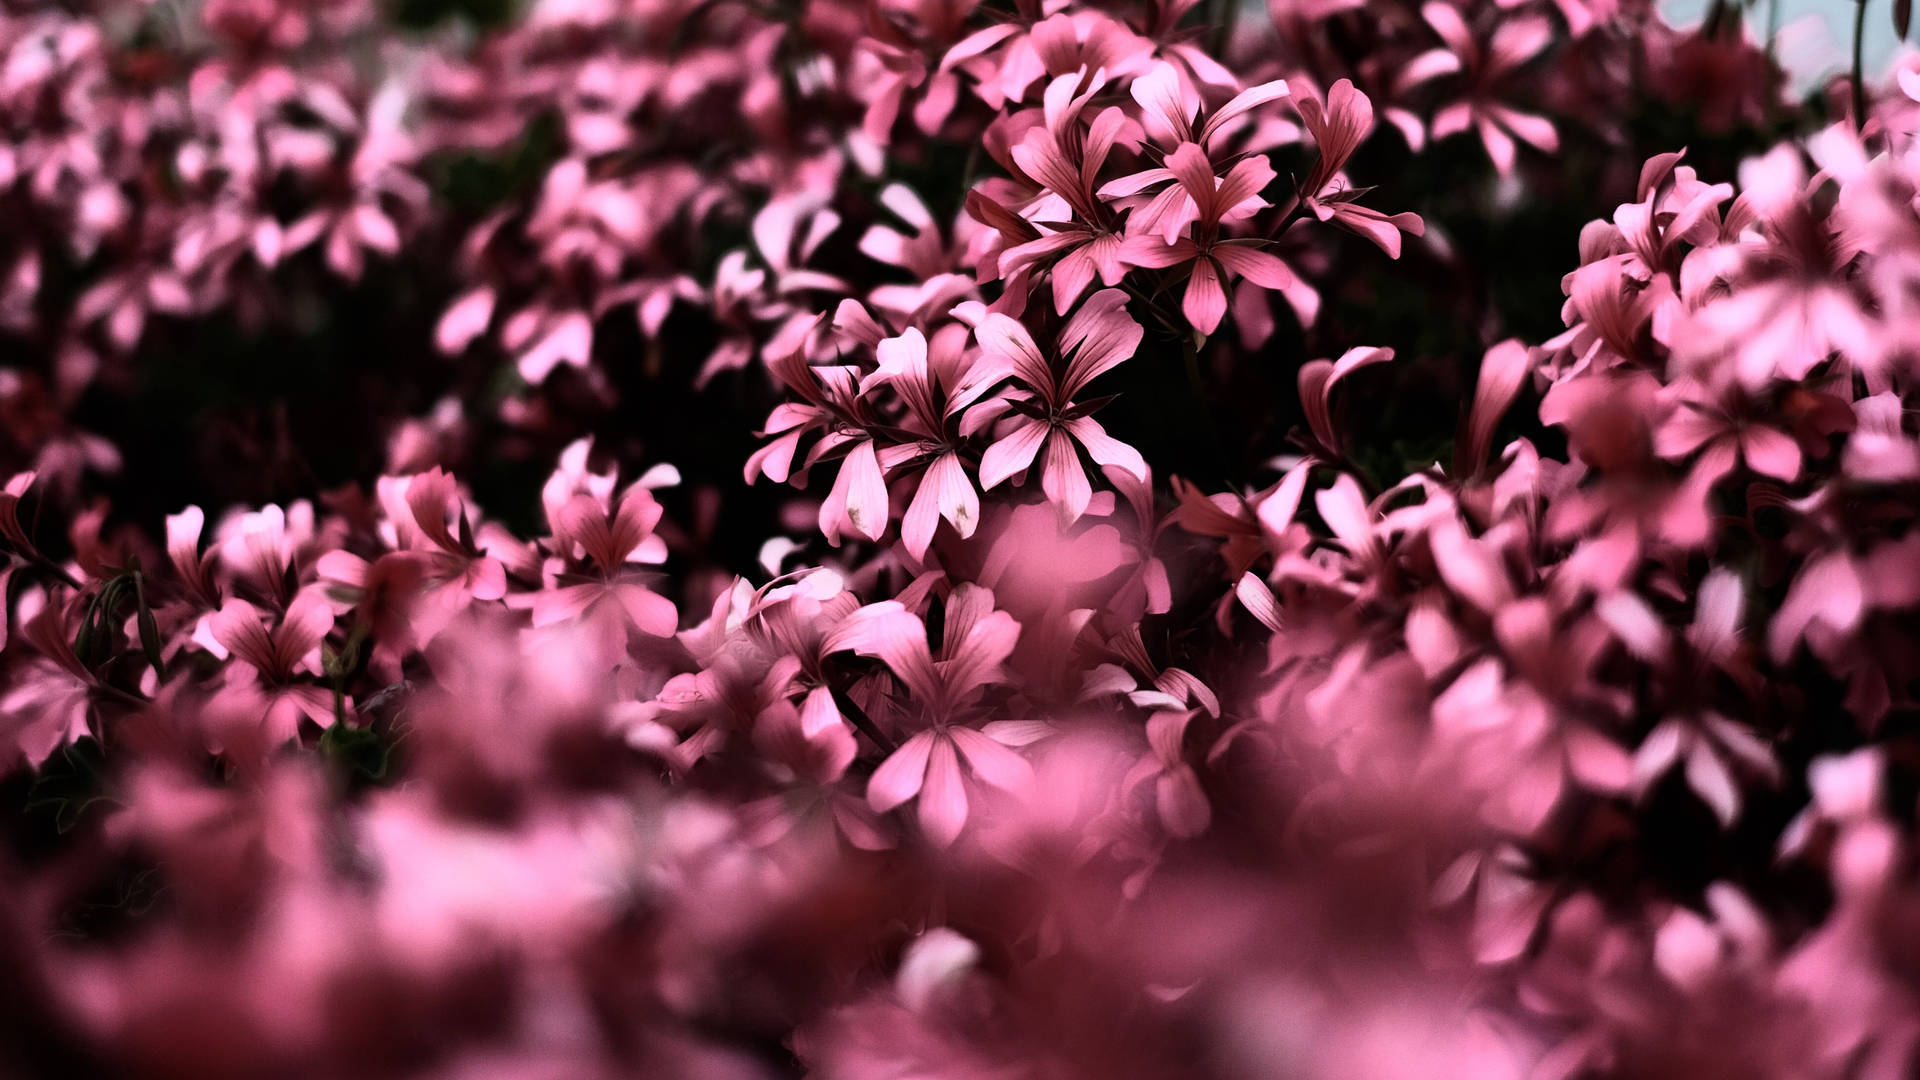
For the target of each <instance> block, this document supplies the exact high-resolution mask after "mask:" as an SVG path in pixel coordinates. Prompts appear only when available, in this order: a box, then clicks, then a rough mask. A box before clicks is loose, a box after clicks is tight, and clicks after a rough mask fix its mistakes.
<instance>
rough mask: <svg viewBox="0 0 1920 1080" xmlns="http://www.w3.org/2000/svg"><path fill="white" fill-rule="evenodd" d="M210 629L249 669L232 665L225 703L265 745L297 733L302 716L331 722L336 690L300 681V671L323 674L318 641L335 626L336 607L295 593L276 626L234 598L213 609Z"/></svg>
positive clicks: (242, 736)
mask: <svg viewBox="0 0 1920 1080" xmlns="http://www.w3.org/2000/svg"><path fill="white" fill-rule="evenodd" d="M210 629H211V631H212V634H213V638H214V640H215V641H218V642H219V643H220V645H221V646H222V647H223V648H225V649H226V650H227V651H228V652H230V653H232V654H233V655H234V656H236V657H238V658H240V659H241V660H242V661H244V662H245V663H246V665H247V668H248V669H251V671H250V673H248V672H246V669H233V670H231V672H230V674H231V678H230V679H229V681H228V683H227V685H226V687H225V688H224V690H223V692H222V702H221V707H223V708H226V709H231V710H233V711H234V712H235V713H237V714H240V718H242V719H249V720H251V721H252V723H254V724H256V725H257V726H258V729H259V736H260V737H261V738H262V739H263V740H264V742H265V744H266V745H268V746H272V745H274V744H277V743H281V742H285V741H287V740H288V739H291V738H294V737H295V736H296V735H297V734H299V729H300V719H301V717H305V718H307V719H308V720H311V721H313V722H314V723H315V724H317V725H319V726H320V727H328V726H330V725H332V723H333V721H334V711H333V706H334V701H333V694H332V692H330V691H328V690H327V689H325V688H323V687H319V686H315V685H312V684H311V683H305V682H301V681H298V680H299V676H301V675H313V674H318V673H319V671H320V666H319V664H318V662H317V661H318V658H319V652H320V642H321V640H322V639H323V638H325V637H326V636H327V634H328V632H330V631H331V630H332V629H333V610H332V608H330V607H329V606H328V605H327V602H326V600H325V599H324V598H323V597H321V596H320V594H318V593H317V592H313V591H306V592H302V593H301V594H300V595H299V596H297V597H295V598H294V600H293V603H291V604H289V605H288V607H287V610H286V614H285V615H284V616H282V617H281V618H280V620H279V624H278V625H277V626H274V627H273V628H272V629H268V628H267V626H266V625H265V624H264V622H263V621H262V618H261V612H260V611H259V609H257V608H255V607H254V606H253V605H252V604H249V603H247V602H246V601H245V600H242V599H239V598H238V597H233V598H230V599H228V600H227V602H226V603H225V604H223V605H221V607H220V610H219V611H218V612H216V613H215V614H214V616H213V619H212V622H211V623H210ZM226 738H227V739H229V740H232V741H234V742H244V741H247V738H248V736H247V733H241V732H236V733H233V734H230V735H227V736H226Z"/></svg>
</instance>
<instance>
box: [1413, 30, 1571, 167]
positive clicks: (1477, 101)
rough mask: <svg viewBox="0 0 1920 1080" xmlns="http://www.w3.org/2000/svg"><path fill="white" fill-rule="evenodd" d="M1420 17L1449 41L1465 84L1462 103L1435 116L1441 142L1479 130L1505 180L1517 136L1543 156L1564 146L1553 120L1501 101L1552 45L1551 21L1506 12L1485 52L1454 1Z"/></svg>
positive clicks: (1449, 106)
mask: <svg viewBox="0 0 1920 1080" xmlns="http://www.w3.org/2000/svg"><path fill="white" fill-rule="evenodd" d="M1420 14H1421V15H1422V16H1423V17H1424V18H1425V19H1426V21H1427V25H1429V26H1431V27H1432V28H1433V32H1434V33H1436V34H1438V35H1440V39H1441V40H1442V41H1444V42H1445V43H1446V49H1447V52H1448V53H1450V54H1451V55H1452V57H1453V59H1454V61H1455V65H1453V67H1454V70H1455V71H1457V72H1458V73H1459V76H1460V80H1461V82H1462V83H1463V84H1464V85H1463V86H1462V87H1461V94H1462V99H1461V100H1458V101H1455V102H1453V103H1452V104H1449V105H1446V106H1443V107H1442V108H1441V109H1440V110H1439V111H1438V112H1436V113H1435V114H1434V116H1433V137H1434V138H1435V139H1444V138H1446V137H1447V136H1449V135H1456V134H1459V133H1460V132H1463V131H1466V130H1467V129H1468V128H1469V127H1471V128H1473V129H1474V130H1475V131H1477V132H1479V135H1480V141H1481V143H1483V144H1484V145H1485V146H1486V148H1487V156H1488V157H1490V158H1492V159H1493V166H1494V168H1495V169H1497V170H1499V173H1500V175H1501V176H1506V175H1508V174H1510V173H1512V172H1513V165H1514V141H1513V140H1514V139H1515V138H1518V139H1520V140H1521V141H1523V142H1526V143H1529V144H1531V145H1532V146H1533V147H1534V148H1535V149H1538V150H1540V151H1541V152H1543V153H1548V154H1551V153H1553V152H1555V151H1556V150H1558V149H1559V148H1560V138H1559V135H1558V134H1557V133H1556V132H1555V131H1554V129H1553V124H1552V123H1551V122H1549V121H1548V120H1546V119H1545V118H1543V117H1540V116H1536V115H1534V114H1532V113H1527V112H1521V111H1520V110H1518V109H1515V108H1513V107H1512V106H1510V105H1507V104H1505V103H1504V101H1502V100H1501V99H1503V98H1505V97H1508V96H1509V95H1510V94H1511V90H1510V89H1509V87H1508V84H1509V83H1510V82H1512V81H1513V77H1514V76H1515V74H1516V73H1517V72H1519V70H1520V69H1521V68H1523V67H1525V66H1526V64H1527V63H1528V61H1530V60H1532V59H1533V58H1534V57H1536V56H1538V55H1539V54H1540V52H1541V51H1542V50H1544V49H1545V48H1546V47H1547V46H1548V44H1549V43H1550V42H1551V40H1552V35H1553V31H1552V27H1551V25H1550V24H1549V23H1548V22H1547V20H1546V18H1544V17H1543V16H1541V15H1538V14H1534V13H1528V14H1522V15H1505V14H1503V15H1501V16H1500V21H1499V26H1498V27H1497V28H1495V29H1494V31H1493V33H1492V35H1491V37H1490V39H1489V40H1487V42H1486V43H1485V46H1484V48H1483V47H1482V44H1481V42H1480V41H1479V40H1478V39H1476V37H1475V35H1474V32H1473V31H1472V30H1470V29H1468V27H1467V23H1466V20H1465V19H1463V18H1462V17H1461V15H1460V11H1459V9H1458V8H1456V7H1455V6H1454V5H1453V4H1452V3H1451V2H1449V0H1429V2H1428V3H1427V4H1425V5H1423V6H1422V7H1421V8H1420ZM1432 70H1433V71H1434V72H1435V73H1436V74H1437V73H1438V72H1439V71H1440V70H1441V69H1440V67H1439V66H1437V65H1436V66H1434V67H1433V68H1432Z"/></svg>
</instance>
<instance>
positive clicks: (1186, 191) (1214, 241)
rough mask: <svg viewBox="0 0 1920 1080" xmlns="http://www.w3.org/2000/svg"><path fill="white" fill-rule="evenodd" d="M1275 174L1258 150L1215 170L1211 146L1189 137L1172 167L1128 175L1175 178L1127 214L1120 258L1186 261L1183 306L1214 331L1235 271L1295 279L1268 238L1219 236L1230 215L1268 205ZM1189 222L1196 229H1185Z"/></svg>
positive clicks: (1138, 262) (1267, 282) (1279, 280)
mask: <svg viewBox="0 0 1920 1080" xmlns="http://www.w3.org/2000/svg"><path fill="white" fill-rule="evenodd" d="M1273 177H1274V173H1273V167H1272V166H1271V165H1268V164H1267V162H1266V159H1264V158H1259V157H1250V158H1242V159H1241V160H1240V161H1239V163H1237V164H1235V165H1234V166H1233V168H1232V169H1230V170H1228V172H1227V175H1226V176H1225V177H1218V176H1215V175H1214V172H1213V165H1212V163H1211V162H1209V161H1208V160H1207V155H1206V153H1205V152H1204V151H1202V150H1201V149H1200V147H1198V146H1196V145H1194V144H1193V143H1182V144H1181V145H1180V147H1179V148H1178V149H1176V150H1175V151H1174V152H1173V153H1171V154H1169V155H1168V156H1167V167H1166V168H1165V169H1154V170H1148V171H1147V172H1144V173H1138V174H1136V175H1134V176H1133V177H1131V178H1129V180H1128V181H1127V186H1128V187H1132V188H1133V190H1139V189H1140V188H1141V187H1144V186H1146V185H1148V184H1152V183H1156V182H1160V181H1163V180H1166V179H1172V180H1174V181H1176V183H1174V184H1173V185H1171V186H1169V187H1166V188H1164V189H1163V190H1162V191H1161V193H1160V194H1159V195H1157V196H1155V197H1154V199H1153V201H1151V202H1149V203H1147V204H1146V205H1144V206H1142V207H1139V208H1138V209H1136V210H1134V212H1133V214H1132V216H1130V217H1129V218H1128V219H1127V229H1128V232H1129V233H1131V234H1133V235H1130V236H1129V237H1128V238H1127V242H1126V245H1125V247H1124V249H1123V250H1122V252H1121V258H1122V259H1124V260H1125V261H1126V262H1128V263H1130V264H1132V265H1134V266H1148V267H1169V266H1184V267H1186V268H1187V284H1186V289H1185V291H1184V292H1183V293H1182V298H1181V301H1180V310H1181V312H1182V313H1183V314H1185V315H1186V317H1187V319H1188V321H1189V322H1191V323H1192V324H1193V327H1194V329H1196V330H1198V331H1200V332H1201V333H1203V334H1211V333H1213V332H1214V331H1215V330H1217V329H1219V327H1220V320H1221V319H1222V318H1224V317H1225V316H1226V314H1227V294H1226V285H1227V284H1228V283H1229V282H1231V281H1232V280H1233V279H1234V278H1236V277H1244V278H1246V279H1247V280H1248V281H1251V282H1253V283H1254V284H1256V285H1259V286H1260V287H1262V288H1266V289H1286V288H1288V287H1289V286H1291V285H1292V284H1293V274H1292V273H1291V272H1290V271H1288V269H1287V264H1286V263H1284V262H1281V261H1280V258H1279V256H1277V255H1274V254H1272V253H1271V252H1269V251H1266V250H1265V243H1266V242H1265V241H1263V240H1259V239H1251V238H1249V239H1231V238H1226V237H1222V236H1221V235H1220V226H1221V224H1222V223H1223V222H1226V221H1234V220H1239V219H1241V218H1244V217H1246V216H1247V215H1248V214H1249V213H1251V212H1252V211H1253V210H1255V209H1258V208H1260V207H1264V206H1265V205H1266V203H1265V201H1264V200H1262V199H1261V198H1260V192H1261V191H1262V190H1263V189H1264V188H1266V186H1267V185H1268V184H1269V183H1271V182H1272V181H1273ZM1109 186H1110V187H1111V185H1109ZM1122 190H1125V189H1124V188H1123V189H1122ZM1189 226H1191V230H1192V231H1191V233H1190V235H1187V236H1181V235H1180V234H1181V233H1182V232H1183V231H1186V230H1187V229H1188V227H1189Z"/></svg>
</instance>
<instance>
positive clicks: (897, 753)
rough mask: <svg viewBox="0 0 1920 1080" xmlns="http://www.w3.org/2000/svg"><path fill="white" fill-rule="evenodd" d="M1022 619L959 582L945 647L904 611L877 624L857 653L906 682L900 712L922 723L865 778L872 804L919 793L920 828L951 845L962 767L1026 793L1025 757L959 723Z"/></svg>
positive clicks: (891, 804)
mask: <svg viewBox="0 0 1920 1080" xmlns="http://www.w3.org/2000/svg"><path fill="white" fill-rule="evenodd" d="M1019 634H1020V624H1018V623H1016V622H1014V621H1013V618H1012V616H1010V615H1008V614H1007V613H1006V612H1004V611H995V610H993V594H992V593H990V592H988V591H986V590H985V589H982V588H979V587H978V586H972V585H962V586H960V587H958V588H956V589H955V590H954V591H953V593H952V595H951V596H949V597H948V598H947V611H946V624H945V633H944V634H943V635H942V643H941V646H940V651H939V654H938V655H937V656H936V655H934V654H933V653H932V652H930V651H929V649H928V647H927V638H926V634H925V632H924V630H923V629H922V627H921V625H920V621H919V620H918V619H916V618H914V617H913V616H911V615H909V614H907V613H906V612H904V611H898V612H894V613H892V614H891V615H887V616H885V617H884V618H881V619H877V620H875V621H874V622H872V623H871V624H870V625H869V626H868V627H867V628H866V630H865V632H864V634H863V640H862V641H861V642H860V643H859V645H858V646H857V648H858V651H860V652H862V653H865V654H868V655H872V656H877V657H879V658H880V659H881V660H883V661H884V662H885V663H886V665H887V667H888V668H890V669H891V670H892V671H893V673H894V675H895V676H896V677H898V678H899V680H900V681H901V683H902V684H904V685H905V686H906V688H907V691H908V693H909V695H910V701H911V705H910V706H909V707H908V708H907V709H906V710H903V713H904V715H906V716H909V717H914V718H915V719H916V722H917V723H918V724H923V725H925V726H924V727H923V728H922V729H921V730H919V731H917V732H915V733H914V734H913V735H912V736H910V737H909V738H908V739H907V740H906V741H905V742H903V743H901V744H900V746H899V747H898V748H897V749H895V750H894V751H893V753H891V754H889V755H888V756H887V759H886V760H885V761H883V762H881V764H880V767H879V768H878V769H875V770H874V773H873V777H872V779H871V780H869V781H868V782H867V802H868V803H869V804H870V805H871V806H872V807H873V809H874V810H876V811H879V812H881V813H886V812H887V811H889V810H892V809H893V808H895V807H897V806H899V805H900V804H902V803H904V802H906V801H907V800H909V799H912V798H914V797H915V796H918V797H919V800H920V801H919V804H918V807H919V816H920V825H921V828H922V829H924V830H925V831H926V834H927V838H928V839H930V840H932V841H933V842H934V843H935V844H937V845H939V846H941V847H946V846H948V845H950V844H952V843H953V841H954V840H955V839H956V838H957V837H958V836H959V835H960V831H961V830H962V829H963V828H965V827H966V822H967V793H966V785H965V780H964V777H963V776H962V773H961V770H960V764H961V762H962V761H964V762H965V763H966V765H967V767H968V769H969V770H970V771H971V773H972V775H973V776H974V777H975V778H977V779H978V780H980V781H982V782H984V783H987V784H990V785H992V786H994V787H996V788H1000V789H1001V790H1004V791H1010V792H1016V793H1017V792H1020V791H1023V790H1024V789H1025V788H1026V787H1027V786H1028V785H1030V784H1031V783H1032V779H1033V770H1032V767H1031V766H1029V765H1028V764H1027V762H1026V759H1024V758H1022V757H1021V756H1020V755H1019V754H1017V753H1015V752H1014V751H1012V750H1010V749H1008V748H1007V747H1006V746H1005V745H1003V744H1002V743H1000V742H997V741H995V739H994V738H993V737H992V736H991V735H989V734H986V733H983V732H981V731H978V730H975V729H974V728H971V727H965V726H962V724H961V722H960V721H962V720H963V719H964V718H965V716H966V715H967V712H968V710H969V707H970V706H972V705H973V704H974V703H975V702H976V701H977V699H978V698H979V696H980V694H981V693H982V692H983V691H984V690H985V689H986V688H987V687H988V686H990V685H992V684H993V683H995V682H997V681H998V680H999V679H1000V677H1001V664H1002V662H1004V661H1005V660H1006V658H1007V656H1008V655H1009V654H1010V653H1011V652H1012V651H1013V646H1014V643H1015V641H1016V640H1017V639H1018V638H1019Z"/></svg>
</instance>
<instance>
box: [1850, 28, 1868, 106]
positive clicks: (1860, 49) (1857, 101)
mask: <svg viewBox="0 0 1920 1080" xmlns="http://www.w3.org/2000/svg"><path fill="white" fill-rule="evenodd" d="M1866 40H1867V0H1855V2H1854V5H1853V130H1855V131H1864V130H1866V127H1867V86H1866V80H1865V78H1864V75H1865V73H1866V64H1865V63H1864V62H1863V59H1864V56H1865V53H1866Z"/></svg>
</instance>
